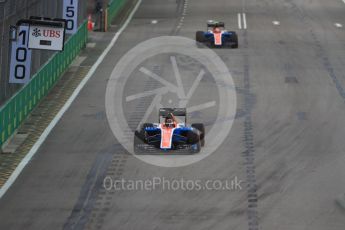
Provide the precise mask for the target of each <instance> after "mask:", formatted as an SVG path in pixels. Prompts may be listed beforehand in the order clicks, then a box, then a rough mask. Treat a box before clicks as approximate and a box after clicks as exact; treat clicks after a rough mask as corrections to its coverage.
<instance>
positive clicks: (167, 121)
mask: <svg viewBox="0 0 345 230" xmlns="http://www.w3.org/2000/svg"><path fill="white" fill-rule="evenodd" d="M164 125H165V127H168V128H174V127H175V123H174V120H173V118H172V117H171V116H167V117H166V118H165V122H164Z"/></svg>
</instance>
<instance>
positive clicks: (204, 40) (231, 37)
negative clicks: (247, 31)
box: [195, 21, 238, 49]
mask: <svg viewBox="0 0 345 230" xmlns="http://www.w3.org/2000/svg"><path fill="white" fill-rule="evenodd" d="M195 40H196V41H197V45H198V46H200V45H201V44H204V45H206V46H208V47H225V48H233V49H235V48H238V37H237V33H236V32H235V31H226V30H225V25H224V22H217V21H208V22H207V31H206V32H204V31H197V32H196V34H195Z"/></svg>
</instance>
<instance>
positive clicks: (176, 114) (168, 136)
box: [134, 108, 205, 154]
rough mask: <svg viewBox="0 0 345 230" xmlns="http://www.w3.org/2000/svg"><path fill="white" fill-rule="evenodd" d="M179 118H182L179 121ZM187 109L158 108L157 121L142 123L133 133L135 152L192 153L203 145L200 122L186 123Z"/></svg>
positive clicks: (203, 134)
mask: <svg viewBox="0 0 345 230" xmlns="http://www.w3.org/2000/svg"><path fill="white" fill-rule="evenodd" d="M179 118H182V120H183V121H182V122H180V120H179ZM186 123H187V111H186V109H180V108H162V109H160V110H159V123H144V124H142V125H141V126H140V128H139V130H136V131H135V134H134V152H135V154H193V153H198V152H200V150H201V147H202V146H204V145H205V128H204V125H203V124H201V123H196V124H192V125H191V126H188V125H186Z"/></svg>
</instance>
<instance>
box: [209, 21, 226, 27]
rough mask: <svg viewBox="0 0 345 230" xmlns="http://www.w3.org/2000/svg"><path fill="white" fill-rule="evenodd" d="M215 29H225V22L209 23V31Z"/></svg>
mask: <svg viewBox="0 0 345 230" xmlns="http://www.w3.org/2000/svg"><path fill="white" fill-rule="evenodd" d="M214 27H222V28H224V27H225V23H224V22H217V21H208V22H207V29H208V28H214Z"/></svg>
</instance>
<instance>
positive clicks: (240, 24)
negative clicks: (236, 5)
mask: <svg viewBox="0 0 345 230" xmlns="http://www.w3.org/2000/svg"><path fill="white" fill-rule="evenodd" d="M237 17H238V28H239V29H242V20H241V18H242V17H241V14H240V13H238V14H237Z"/></svg>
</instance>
